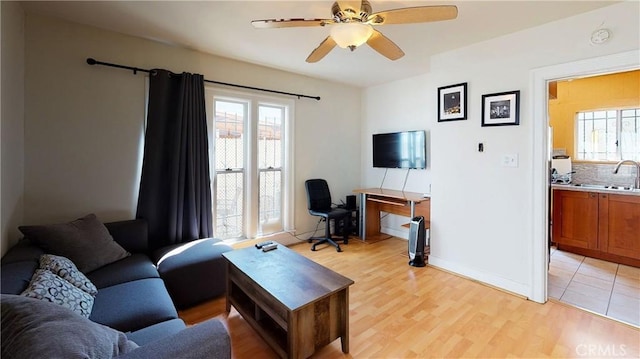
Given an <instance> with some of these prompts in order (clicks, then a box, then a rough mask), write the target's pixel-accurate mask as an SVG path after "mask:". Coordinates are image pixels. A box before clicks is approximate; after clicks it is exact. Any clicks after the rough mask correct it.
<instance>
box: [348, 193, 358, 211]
mask: <svg viewBox="0 0 640 359" xmlns="http://www.w3.org/2000/svg"><path fill="white" fill-rule="evenodd" d="M346 208H347V209H356V196H355V195H348V196H347V204H346Z"/></svg>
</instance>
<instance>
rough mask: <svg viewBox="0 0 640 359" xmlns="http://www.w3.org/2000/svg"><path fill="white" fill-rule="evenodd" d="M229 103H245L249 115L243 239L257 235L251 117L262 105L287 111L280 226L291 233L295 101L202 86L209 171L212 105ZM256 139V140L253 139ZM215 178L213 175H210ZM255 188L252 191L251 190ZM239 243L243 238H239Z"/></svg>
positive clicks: (254, 128) (255, 123) (254, 129)
mask: <svg viewBox="0 0 640 359" xmlns="http://www.w3.org/2000/svg"><path fill="white" fill-rule="evenodd" d="M216 99H219V100H230V101H239V102H245V101H246V102H248V103H249V105H248V109H249V113H248V114H247V117H248V118H247V121H248V122H249V123H247V124H246V126H247V131H245V133H246V134H247V135H248V136H249V138H248V140H247V143H246V144H245V153H246V156H248V161H249V162H248V163H245V170H246V172H245V193H244V196H245V199H246V200H245V203H246V205H245V206H244V216H245V221H244V230H243V232H244V234H245V235H244V238H246V239H251V238H255V237H256V236H257V235H258V234H259V233H258V229H259V218H258V213H259V209H258V189H257V188H258V187H259V185H260V183H259V178H258V168H257V154H258V153H257V150H258V149H257V147H258V146H257V137H256V136H255V134H257V133H258V132H257V130H258V121H257V119H256V120H255V121H254V120H253V119H251V117H252V116H253V115H254V114H255V115H256V116H257V112H258V107H259V106H261V105H267V106H270V105H273V106H277V107H284V108H286V115H285V121H284V124H283V132H284V134H283V138H284V141H283V142H284V148H283V153H284V158H283V163H282V166H281V168H282V173H283V178H282V181H283V185H282V227H283V230H284V231H285V232H293V231H295V228H294V215H295V207H294V204H295V198H294V193H295V183H294V148H295V143H294V136H293V134H294V123H295V118H294V114H295V101H294V100H292V99H290V98H288V97H278V96H263V95H258V94H255V93H251V92H244V91H234V90H228V89H223V88H220V87H217V86H207V85H205V100H206V106H207V126H208V127H209V148H210V151H211V153H210V161H211V162H212V163H211V167H210V168H211V169H212V170H213V171H215V162H213V161H215V153H214V152H213V151H214V150H215V147H214V137H215V132H212V131H215V129H214V128H213V126H214V121H215V114H212V113H211V112H212V110H213V108H214V106H213V102H214V101H215V100H216ZM254 137H255V138H254ZM249 142H251V143H250V144H249ZM249 166H254V167H256V168H255V169H254V170H250V169H249V168H248V167H249ZM212 174H213V173H212ZM213 175H215V174H213ZM254 187H255V188H254ZM211 191H212V194H213V193H214V192H213V191H215V184H214V180H213V178H212V181H211ZM240 240H242V239H240Z"/></svg>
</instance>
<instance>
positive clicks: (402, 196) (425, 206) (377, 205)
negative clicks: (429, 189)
mask: <svg viewBox="0 0 640 359" xmlns="http://www.w3.org/2000/svg"><path fill="white" fill-rule="evenodd" d="M353 192H354V193H358V194H359V195H360V232H359V236H360V239H362V240H363V241H366V240H374V241H375V240H378V239H380V237H381V236H380V212H387V213H393V214H397V215H400V216H405V217H409V218H410V219H411V218H413V217H416V216H423V217H424V220H425V226H426V227H427V228H429V221H430V219H431V199H430V198H429V197H424V196H423V195H422V193H415V192H405V191H397V190H392V189H385V188H364V189H356V190H354V191H353ZM407 226H408V225H407Z"/></svg>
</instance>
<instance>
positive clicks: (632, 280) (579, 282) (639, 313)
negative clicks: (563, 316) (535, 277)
mask: <svg viewBox="0 0 640 359" xmlns="http://www.w3.org/2000/svg"><path fill="white" fill-rule="evenodd" d="M549 297H551V298H554V299H558V300H560V301H561V302H565V303H569V304H572V305H575V306H577V307H581V308H584V309H587V310H590V311H592V312H596V313H599V314H603V315H606V316H608V317H610V318H613V319H616V320H620V321H623V322H625V323H628V324H632V325H635V326H640V268H636V267H630V266H626V265H624V264H617V263H611V262H607V261H603V260H599V259H595V258H590V257H585V256H581V255H578V254H573V253H569V252H563V251H559V250H557V249H555V247H553V248H552V249H551V263H550V264H549Z"/></svg>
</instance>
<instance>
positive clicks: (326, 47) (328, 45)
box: [307, 36, 336, 63]
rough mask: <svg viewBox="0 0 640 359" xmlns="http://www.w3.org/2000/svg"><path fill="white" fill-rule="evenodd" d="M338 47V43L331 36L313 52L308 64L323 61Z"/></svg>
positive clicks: (308, 58)
mask: <svg viewBox="0 0 640 359" xmlns="http://www.w3.org/2000/svg"><path fill="white" fill-rule="evenodd" d="M334 47H336V42H335V41H334V40H333V39H332V38H331V36H327V38H326V39H324V41H322V42H321V43H320V45H318V47H316V48H315V50H313V51H311V54H309V57H307V62H311V63H313V62H318V61H320V60H322V58H323V57H325V56H326V55H327V54H328V53H329V52H330V51H331V50H333V48H334Z"/></svg>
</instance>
